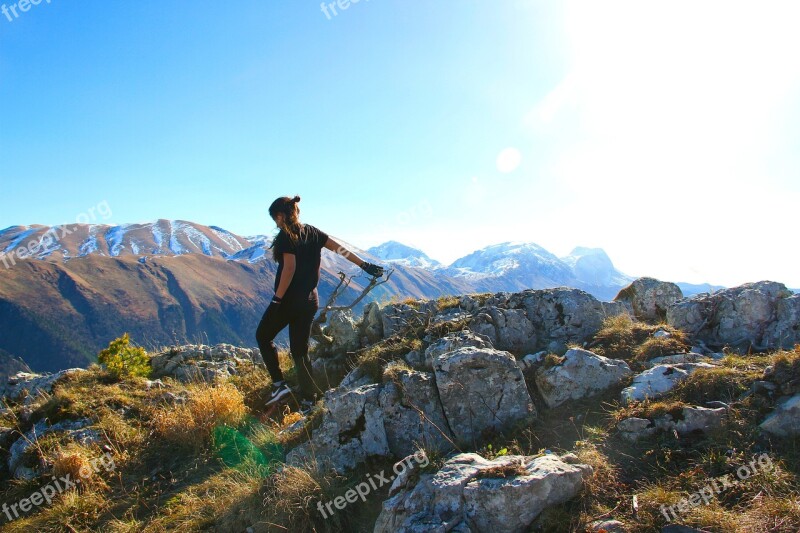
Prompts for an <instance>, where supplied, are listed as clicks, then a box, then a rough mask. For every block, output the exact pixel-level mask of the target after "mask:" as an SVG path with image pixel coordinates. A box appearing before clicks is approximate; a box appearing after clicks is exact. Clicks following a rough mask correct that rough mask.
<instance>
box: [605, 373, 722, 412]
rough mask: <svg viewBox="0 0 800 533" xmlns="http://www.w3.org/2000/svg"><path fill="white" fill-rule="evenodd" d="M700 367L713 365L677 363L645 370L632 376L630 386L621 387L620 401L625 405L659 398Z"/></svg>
mask: <svg viewBox="0 0 800 533" xmlns="http://www.w3.org/2000/svg"><path fill="white" fill-rule="evenodd" d="M700 368H714V366H713V365H710V364H708V363H679V364H676V365H658V366H654V367H653V368H651V369H649V370H645V371H644V372H642V373H641V374H639V375H637V376H636V377H634V378H633V383H632V384H631V386H630V387H627V388H625V389H623V391H622V395H621V396H622V403H624V404H626V405H627V404H629V403H630V402H632V401H642V400H645V399H647V398H649V399H651V400H652V399H655V398H661V397H662V396H664V395H665V394H667V393H668V392H669V391H671V390H672V389H674V388H675V387H676V386H677V385H678V384H679V383H680V382H681V381H683V380H685V379H686V378H688V377H689V375H690V374H691V373H692V372H694V371H695V370H698V369H700Z"/></svg>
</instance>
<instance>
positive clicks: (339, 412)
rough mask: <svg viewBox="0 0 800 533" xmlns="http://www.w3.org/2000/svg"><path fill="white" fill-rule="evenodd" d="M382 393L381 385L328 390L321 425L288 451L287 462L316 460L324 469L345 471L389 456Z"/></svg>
mask: <svg viewBox="0 0 800 533" xmlns="http://www.w3.org/2000/svg"><path fill="white" fill-rule="evenodd" d="M379 396H380V385H366V386H364V387H359V388H358V389H355V390H345V389H334V390H330V391H328V392H327V393H325V410H326V412H325V414H324V415H323V419H322V425H321V426H320V427H318V428H317V429H316V430H315V431H314V432H313V435H312V438H311V440H309V441H308V442H305V443H303V444H301V445H299V446H298V447H296V448H295V449H294V450H292V451H291V452H289V454H288V455H287V457H286V462H287V463H288V464H291V465H295V466H302V465H304V464H307V463H314V462H316V464H317V466H319V467H320V468H321V469H323V470H327V469H333V470H335V471H336V472H339V473H344V472H346V471H347V470H350V469H352V468H353V467H355V466H356V465H358V464H359V463H362V462H364V461H365V460H366V459H367V458H368V457H372V456H378V457H388V456H389V455H390V453H391V452H390V449H389V443H388V442H387V440H386V429H385V427H384V425H383V412H382V410H381V408H380V404H379V401H378V399H379Z"/></svg>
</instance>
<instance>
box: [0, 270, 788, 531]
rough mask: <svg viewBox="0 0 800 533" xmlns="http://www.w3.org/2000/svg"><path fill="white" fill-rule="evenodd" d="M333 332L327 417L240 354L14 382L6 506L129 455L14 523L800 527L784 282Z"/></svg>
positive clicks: (482, 306)
mask: <svg viewBox="0 0 800 533" xmlns="http://www.w3.org/2000/svg"><path fill="white" fill-rule="evenodd" d="M325 334H326V336H327V337H328V338H329V339H331V342H329V343H326V344H325V345H319V346H317V348H316V350H315V352H314V368H315V374H316V377H317V379H318V381H319V382H320V383H324V384H325V386H326V388H328V390H327V392H326V393H325V395H324V397H323V398H322V399H321V400H320V402H319V403H318V405H317V407H316V409H315V410H314V411H313V412H312V414H311V415H309V416H308V417H307V418H303V417H302V416H300V415H299V414H297V413H290V412H288V411H286V412H282V413H277V414H275V415H273V416H271V417H266V416H265V415H264V413H265V410H264V398H265V397H266V394H267V391H268V389H269V379H268V377H267V375H266V372H265V371H264V369H263V364H262V362H261V359H260V355H259V354H258V351H257V350H248V349H244V348H238V347H234V346H230V345H218V346H213V347H209V346H181V347H173V348H170V349H166V350H163V351H161V352H160V353H154V354H150V355H151V358H150V365H151V375H150V376H149V378H125V379H121V380H120V379H114V378H112V377H111V376H109V375H108V373H107V372H106V371H105V370H103V369H102V368H99V367H96V366H95V367H92V368H90V369H88V370H80V369H74V370H67V371H63V372H60V373H58V374H54V375H45V376H37V375H32V374H25V373H20V374H17V375H16V376H14V377H12V378H10V379H9V383H8V384H7V386H6V390H5V392H4V395H5V396H4V399H5V403H6V407H5V408H4V410H3V411H2V417H0V447H2V450H3V451H2V454H3V455H2V459H3V463H4V464H5V466H6V472H5V474H4V475H5V476H6V482H5V486H6V488H5V489H4V490H3V492H2V494H0V502H3V503H5V504H6V505H8V506H12V505H14V504H19V502H20V501H21V500H23V499H24V498H29V497H30V498H32V497H31V496H30V495H31V494H32V493H35V492H36V491H38V490H41V487H42V486H44V485H46V484H47V483H48V480H49V479H52V477H53V475H55V474H58V475H62V474H63V473H64V472H78V473H79V472H80V468H79V467H80V465H83V464H85V463H91V461H92V459H97V458H98V457H100V456H102V455H104V454H110V455H111V456H113V457H114V458H115V463H114V469H113V471H103V472H96V473H95V474H94V475H93V476H91V479H92V480H93V481H92V482H91V483H89V482H87V483H85V486H81V487H79V488H77V489H74V490H70V491H64V492H63V493H59V494H58V495H57V496H56V497H55V498H53V499H52V501H51V502H49V503H46V504H42V505H33V506H31V507H32V508H31V509H29V510H28V511H27V512H25V513H22V512H19V516H16V515H14V511H13V510H12V511H10V513H11V514H10V515H8V517H6V516H3V515H0V519H5V520H6V521H7V522H8V523H7V524H6V525H5V526H4V528H6V529H8V530H12V531H13V530H20V531H23V530H25V531H27V530H53V531H62V530H103V531H162V530H167V529H176V528H177V529H181V530H187V531H192V530H217V531H273V530H274V531H286V530H287V529H288V530H289V531H376V532H379V531H380V532H384V531H385V532H389V531H408V532H412V531H603V530H605V531H692V530H701V531H703V530H705V531H787V532H788V531H792V532H795V531H798V530H800V500H799V499H798V493H800V490H798V489H800V484H799V483H798V478H797V476H798V474H800V462H798V449H797V442H798V441H797V436H798V434H800V351H799V350H798V349H796V348H795V345H796V344H797V343H799V342H800V297H798V296H796V295H794V294H793V293H792V292H791V291H788V290H786V288H785V287H784V286H782V285H780V284H778V283H771V282H761V283H756V284H749V285H744V286H742V287H737V288H734V289H728V290H724V291H720V292H717V293H714V294H706V295H699V296H696V297H693V298H688V299H684V298H683V297H682V295H681V293H680V289H679V288H678V287H677V286H676V285H674V284H671V283H663V282H659V281H657V280H652V279H648V278H644V279H641V280H637V281H636V282H634V283H633V284H632V285H631V286H629V287H628V288H626V289H624V290H623V291H622V292H621V293H620V295H619V296H618V297H617V299H616V301H614V302H611V303H605V302H600V301H598V300H596V299H595V298H593V297H592V296H591V295H589V294H587V293H585V292H583V291H580V290H576V289H567V288H561V289H548V290H529V291H522V292H518V293H497V294H482V295H465V296H463V297H460V298H456V297H446V298H440V299H439V300H431V301H414V300H409V301H405V302H401V303H396V304H390V305H386V306H383V307H379V306H378V305H377V304H370V305H368V306H367V307H366V308H365V310H364V313H363V316H360V317H353V316H352V315H350V314H348V313H347V312H334V313H331V314H330V317H329V321H328V326H327V329H326V331H325ZM282 358H283V359H282V364H283V366H284V367H285V369H286V370H287V375H288V376H289V379H290V380H291V379H293V371H292V369H291V360H290V358H289V357H288V356H287V355H286V354H282ZM76 465H77V466H78V468H77V470H76ZM398 465H400V466H399V467H398ZM745 474H748V475H747V476H745ZM76 476H77V474H76ZM718 488H719V489H720V490H717V489H718ZM34 503H35V502H34ZM326 505H327V507H326ZM4 509H5V508H4ZM16 509H17V510H18V511H21V508H20V507H17V508H16ZM8 518H13V520H10V521H9V520H8ZM680 527H684V528H694V529H680Z"/></svg>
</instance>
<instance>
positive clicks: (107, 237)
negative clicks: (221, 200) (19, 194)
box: [0, 219, 254, 260]
mask: <svg viewBox="0 0 800 533" xmlns="http://www.w3.org/2000/svg"><path fill="white" fill-rule="evenodd" d="M253 245H254V243H251V242H249V241H248V240H247V239H244V238H243V237H240V236H238V235H235V234H233V233H231V232H230V231H227V230H224V229H222V228H219V227H216V226H203V225H201V224H195V223H193V222H187V221H184V220H164V219H160V220H156V221H154V222H147V223H142V224H122V225H119V226H111V225H107V224H70V225H64V226H53V227H49V226H41V225H31V226H12V227H10V228H6V229H4V230H2V231H0V252H1V253H4V254H14V255H17V256H19V255H20V254H19V250H20V248H22V250H23V255H29V256H30V257H32V258H35V259H47V258H51V259H57V258H61V259H64V260H69V259H73V258H76V257H86V256H88V255H100V256H108V257H124V256H129V255H133V256H137V257H148V256H176V255H184V254H203V255H207V256H211V257H222V258H225V259H227V258H230V257H232V256H234V255H237V254H241V253H242V252H243V251H245V250H246V249H248V248H251V247H252V246H253Z"/></svg>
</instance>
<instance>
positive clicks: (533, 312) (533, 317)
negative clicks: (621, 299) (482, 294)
mask: <svg viewBox="0 0 800 533" xmlns="http://www.w3.org/2000/svg"><path fill="white" fill-rule="evenodd" d="M516 302H520V304H521V305H522V306H523V307H524V308H525V310H526V312H527V315H528V319H529V320H530V321H531V323H532V324H533V326H534V330H535V333H536V338H537V341H538V345H537V347H536V348H537V349H540V350H549V351H551V352H554V353H564V352H565V351H566V349H567V345H569V344H573V343H575V344H581V343H583V342H585V341H588V340H589V339H590V338H592V337H593V336H594V335H595V334H596V333H597V332H598V331H600V328H601V327H602V326H603V321H604V320H605V319H606V318H607V317H609V316H615V315H619V314H622V313H626V312H627V310H626V309H625V305H624V304H622V303H618V302H613V303H607V302H600V301H599V300H597V299H596V298H595V297H594V296H592V295H591V294H589V293H587V292H584V291H582V290H579V289H566V288H558V289H545V290H541V291H523V292H522V293H517V294H514V295H512V296H511V298H509V303H510V304H512V305H513V304H514V303H516Z"/></svg>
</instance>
